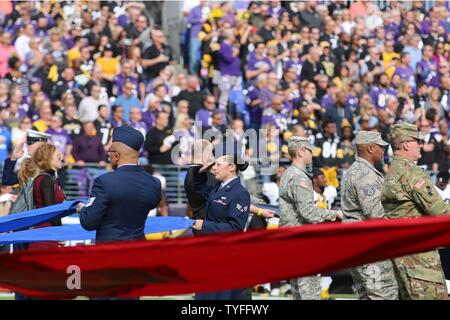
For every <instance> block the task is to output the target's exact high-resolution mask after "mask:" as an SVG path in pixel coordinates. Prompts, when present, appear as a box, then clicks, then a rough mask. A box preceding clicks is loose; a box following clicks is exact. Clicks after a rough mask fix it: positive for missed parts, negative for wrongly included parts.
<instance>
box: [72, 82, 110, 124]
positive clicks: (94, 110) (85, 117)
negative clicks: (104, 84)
mask: <svg viewBox="0 0 450 320" xmlns="http://www.w3.org/2000/svg"><path fill="white" fill-rule="evenodd" d="M101 90H102V89H101V87H100V86H99V85H97V84H94V85H92V87H91V91H90V92H91V94H90V96H87V97H85V98H83V100H81V102H80V105H79V106H78V112H79V114H80V120H81V121H82V122H92V121H94V120H95V119H97V117H98V107H99V106H100V105H102V104H104V105H108V101H107V100H106V99H104V98H101V97H100V94H101Z"/></svg>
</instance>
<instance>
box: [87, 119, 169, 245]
mask: <svg viewBox="0 0 450 320" xmlns="http://www.w3.org/2000/svg"><path fill="white" fill-rule="evenodd" d="M114 141H118V142H122V143H124V144H126V145H128V146H129V147H131V148H133V149H134V150H137V151H139V150H140V147H141V146H142V143H143V142H144V137H143V136H142V134H141V133H140V132H139V131H137V130H136V129H133V128H131V127H119V128H116V129H115V130H114V132H113V142H114ZM160 201H161V183H160V181H159V180H158V179H157V178H155V177H153V176H152V175H150V174H149V173H147V172H146V171H145V170H144V169H143V168H142V167H141V166H138V165H122V166H120V167H119V168H117V169H116V170H115V171H113V172H109V173H106V174H103V175H101V176H99V177H98V178H96V179H95V181H94V185H93V187H92V191H91V195H90V199H89V203H88V204H87V205H86V206H85V207H83V208H82V209H81V210H80V223H81V225H82V226H83V228H84V229H86V230H96V231H97V233H96V241H115V240H138V239H145V234H144V227H145V221H146V219H147V215H148V213H149V212H150V210H152V209H154V208H156V207H157V206H158V204H159V202H160Z"/></svg>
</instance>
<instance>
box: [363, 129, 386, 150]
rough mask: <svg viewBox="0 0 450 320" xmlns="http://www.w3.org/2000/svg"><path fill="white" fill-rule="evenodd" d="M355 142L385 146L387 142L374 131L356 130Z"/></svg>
mask: <svg viewBox="0 0 450 320" xmlns="http://www.w3.org/2000/svg"><path fill="white" fill-rule="evenodd" d="M355 143H356V144H378V145H379V146H383V147H385V146H387V145H388V143H387V142H385V141H384V140H383V139H382V138H381V133H379V132H376V131H358V132H357V133H356V137H355Z"/></svg>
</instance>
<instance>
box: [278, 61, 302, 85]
mask: <svg viewBox="0 0 450 320" xmlns="http://www.w3.org/2000/svg"><path fill="white" fill-rule="evenodd" d="M291 67H294V68H295V70H297V71H296V74H297V80H300V74H301V73H302V67H303V61H302V60H301V59H298V60H292V59H289V60H287V61H286V62H285V63H284V65H283V69H284V70H286V69H287V68H291Z"/></svg>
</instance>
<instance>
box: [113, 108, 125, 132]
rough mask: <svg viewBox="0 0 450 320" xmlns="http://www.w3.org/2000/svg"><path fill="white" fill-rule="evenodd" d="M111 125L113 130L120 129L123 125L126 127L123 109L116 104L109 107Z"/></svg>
mask: <svg viewBox="0 0 450 320" xmlns="http://www.w3.org/2000/svg"><path fill="white" fill-rule="evenodd" d="M110 122H111V125H112V127H113V128H117V127H121V126H123V125H128V123H127V122H126V121H125V119H124V115H123V108H122V106H119V105H117V104H115V105H113V106H112V107H111V119H110Z"/></svg>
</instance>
